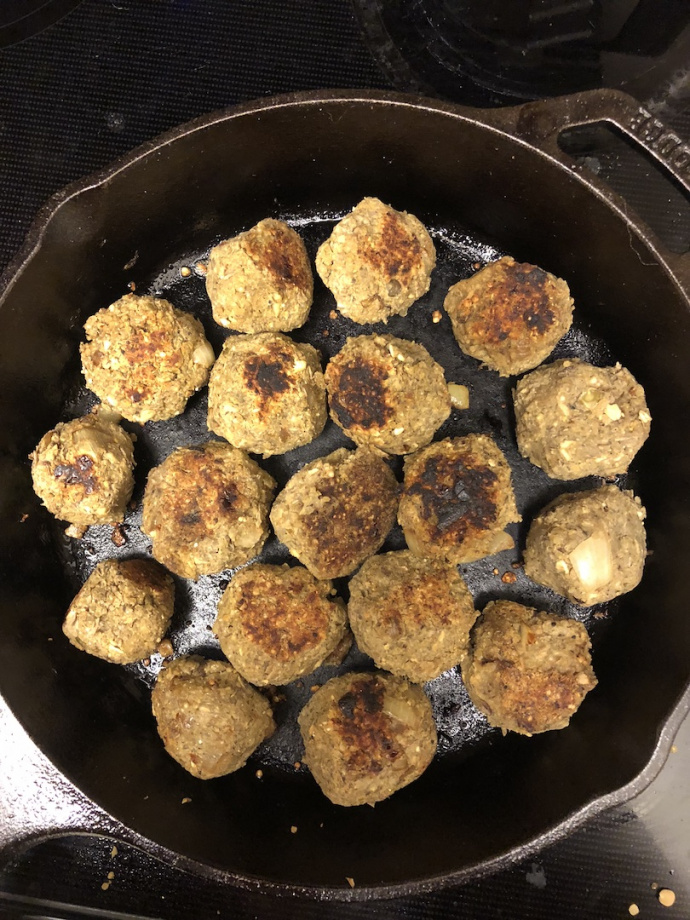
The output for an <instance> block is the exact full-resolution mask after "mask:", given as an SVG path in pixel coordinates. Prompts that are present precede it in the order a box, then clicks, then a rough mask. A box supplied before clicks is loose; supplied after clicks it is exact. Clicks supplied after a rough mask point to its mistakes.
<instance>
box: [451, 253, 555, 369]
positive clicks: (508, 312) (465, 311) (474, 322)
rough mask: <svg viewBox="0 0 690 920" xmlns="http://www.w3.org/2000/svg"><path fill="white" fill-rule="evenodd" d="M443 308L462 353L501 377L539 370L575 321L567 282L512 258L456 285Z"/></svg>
mask: <svg viewBox="0 0 690 920" xmlns="http://www.w3.org/2000/svg"><path fill="white" fill-rule="evenodd" d="M444 307H445V309H446V312H447V313H448V315H449V316H450V319H451V323H452V326H453V333H454V335H455V338H456V340H457V342H458V345H459V346H460V348H461V349H462V350H463V351H464V352H465V353H466V354H468V355H471V356H472V357H473V358H477V359H478V360H480V361H483V362H484V364H485V365H486V366H487V367H490V368H492V369H493V370H496V371H498V372H499V374H501V376H503V377H509V376H511V375H512V374H521V373H523V372H524V371H527V370H530V369H531V368H533V367H536V366H537V365H538V364H541V362H542V361H543V360H544V359H545V358H546V357H548V355H550V354H551V352H552V351H553V349H554V348H555V346H556V345H557V343H558V342H559V340H560V339H561V338H562V337H563V336H564V335H565V333H566V332H567V331H568V329H570V325H571V322H572V316H573V299H572V297H571V296H570V290H569V289H568V285H567V284H566V282H565V281H563V280H562V279H561V278H556V277H555V276H554V275H552V274H550V273H549V272H545V271H544V270H543V269H541V268H539V267H538V266H536V265H530V264H528V263H524V262H523V263H520V262H516V261H515V260H514V259H512V258H510V256H504V257H503V258H501V259H498V260H497V261H496V262H490V263H489V264H488V265H486V266H485V267H484V268H482V269H481V270H480V271H478V272H477V273H476V274H475V275H472V277H471V278H466V279H463V280H462V281H458V282H457V284H454V285H453V286H452V287H451V288H450V290H449V291H448V294H447V295H446V299H445V303H444Z"/></svg>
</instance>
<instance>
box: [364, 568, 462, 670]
mask: <svg viewBox="0 0 690 920" xmlns="http://www.w3.org/2000/svg"><path fill="white" fill-rule="evenodd" d="M348 615H349V618H350V625H351V626H352V631H353V633H354V635H355V639H356V640H357V645H358V646H359V647H360V649H361V650H362V651H363V652H366V654H367V655H371V657H372V658H373V659H374V663H375V664H376V665H377V666H378V667H379V668H384V669H385V670H386V671H390V672H391V673H392V674H397V675H398V676H400V677H406V678H408V680H412V681H415V682H416V683H423V682H425V681H428V680H433V679H434V678H435V677H438V676H439V674H441V673H443V671H447V670H448V669H449V668H452V667H455V665H457V664H458V663H459V662H460V659H461V658H462V656H463V655H464V654H465V652H466V651H467V643H468V641H469V635H470V628H471V627H472V624H473V623H474V621H475V619H476V617H477V614H476V611H475V609H474V603H473V601H472V595H471V594H470V592H469V591H468V590H467V586H466V585H465V582H464V581H463V580H462V578H461V576H460V574H459V573H458V570H457V568H456V567H455V566H454V565H450V564H449V563H447V562H443V561H440V560H428V559H420V558H419V556H415V555H414V553H412V552H410V551H409V550H403V551H402V552H395V553H384V554H383V555H380V556H372V557H371V558H370V559H367V561H366V562H365V563H364V565H363V566H362V568H361V569H360V570H359V572H357V574H356V575H354V576H353V578H352V580H351V581H350V602H349V604H348Z"/></svg>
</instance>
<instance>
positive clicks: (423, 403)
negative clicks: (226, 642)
mask: <svg viewBox="0 0 690 920" xmlns="http://www.w3.org/2000/svg"><path fill="white" fill-rule="evenodd" d="M326 386H327V387H328V397H329V402H330V407H331V417H332V419H333V421H334V422H335V423H336V424H337V425H339V426H340V427H341V428H342V429H343V431H344V432H345V434H346V435H347V436H348V437H350V438H352V440H353V441H355V442H356V443H357V444H367V445H369V446H370V447H377V448H379V449H380V450H383V451H386V452H388V453H391V454H407V453H410V451H413V450H418V449H419V448H420V447H424V445H425V444H428V443H429V441H431V439H432V438H433V436H434V433H435V431H436V429H437V428H440V426H441V425H442V424H443V423H444V422H445V420H446V419H447V418H448V416H449V415H450V395H449V392H448V387H447V385H446V381H445V377H444V375H443V368H442V367H441V366H440V365H439V364H437V363H436V361H434V359H433V358H432V357H431V355H430V354H429V352H428V351H427V350H426V348H424V347H423V346H422V345H417V344H416V343H415V342H408V341H406V340H405V339H398V338H395V336H392V335H361V336H358V337H357V338H354V339H348V340H347V343H346V344H345V347H344V348H343V349H342V351H340V352H339V354H337V355H336V356H335V358H333V360H332V361H331V362H330V363H329V365H328V367H327V368H326Z"/></svg>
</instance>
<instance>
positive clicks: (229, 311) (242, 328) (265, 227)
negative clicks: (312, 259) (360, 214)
mask: <svg viewBox="0 0 690 920" xmlns="http://www.w3.org/2000/svg"><path fill="white" fill-rule="evenodd" d="M206 290H207V292H208V296H209V299H210V301H211V306H212V308H213V317H214V319H215V321H216V322H217V323H220V325H221V326H225V327H226V328H227V329H234V330H235V331H237V332H287V331H289V330H290V329H296V328H297V327H298V326H302V325H303V324H304V323H305V322H306V320H307V316H308V315H309V309H310V307H311V302H312V296H313V290H314V278H313V275H312V272H311V266H310V264H309V257H308V256H307V251H306V249H305V248H304V243H303V242H302V240H301V238H300V237H299V235H298V234H297V233H296V232H295V231H294V230H293V229H292V228H291V227H289V226H288V225H287V224H286V223H284V222H283V221H282V220H274V219H273V218H267V219H266V220H262V221H259V223H258V224H256V226H254V227H252V228H251V229H250V230H247V231H246V232H245V233H240V234H239V235H238V236H235V237H233V238H232V239H229V240H225V241H224V242H222V243H219V244H218V245H217V246H215V247H214V248H213V249H212V250H211V253H210V255H209V260H208V267H207V271H206Z"/></svg>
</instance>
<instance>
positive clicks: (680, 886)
mask: <svg viewBox="0 0 690 920" xmlns="http://www.w3.org/2000/svg"><path fill="white" fill-rule="evenodd" d="M4 2H5V3H6V2H7V0H4ZM10 2H13V0H10ZM359 6H360V7H361V4H359ZM68 7H74V8H73V9H72V10H71V12H69V15H67V16H65V18H62V19H60V20H59V21H56V22H52V20H57V19H58V17H59V15H60V14H61V13H64V12H65V11H67V9H68ZM29 8H32V9H33V12H32V10H30V9H29ZM4 9H6V7H5V8H4ZM27 10H29V12H32V15H30V16H28V17H26V18H25V19H24V20H23V21H22V22H20V23H19V24H17V23H16V22H15V23H10V24H9V25H8V23H9V17H7V18H6V19H3V13H0V86H1V87H2V90H1V92H0V266H3V265H5V264H6V263H7V262H8V261H9V259H10V258H11V256H12V255H13V254H14V253H15V252H16V251H17V249H18V248H19V246H20V244H21V241H22V239H23V237H24V235H25V233H26V231H27V229H28V227H29V224H30V222H31V220H32V219H33V217H34V215H35V213H36V212H37V210H38V209H39V208H40V206H41V205H42V204H43V203H44V201H45V200H46V199H47V198H48V196H49V195H50V194H52V193H53V192H55V191H56V190H57V189H59V188H61V187H62V186H64V185H65V184H67V183H68V182H70V181H72V180H75V179H77V178H79V177H81V176H82V175H84V174H86V173H89V172H92V171H94V170H96V169H98V168H100V167H101V166H103V165H105V164H107V163H109V162H110V161H111V160H113V159H114V158H116V157H118V156H119V155H121V154H123V153H126V152H127V151H129V150H131V149H132V148H133V147H135V146H136V145H138V144H140V143H142V142H143V141H145V140H147V139H149V138H151V137H154V136H155V135H157V134H159V133H160V132H161V131H164V130H166V129H168V128H171V127H173V126H174V125H176V124H178V123H180V122H183V121H185V120H187V119H189V118H192V117H195V116H197V115H200V114H203V113H205V112H208V111H211V110H213V109H217V108H222V107H224V106H227V105H231V104H233V103H235V102H239V101H242V100H246V99H251V98H255V97H259V96H264V95H271V94H274V93H278V92H289V91H293V90H306V89H318V88H325V87H342V88H347V87H376V88H387V87H390V86H391V84H392V82H394V84H395V86H396V88H398V89H399V88H403V89H404V88H405V82H404V81H405V79H406V77H405V74H401V73H399V72H398V73H396V72H394V71H391V69H390V68H388V69H387V70H382V69H380V68H379V66H378V64H377V61H376V59H375V56H374V55H373V54H372V53H371V51H370V50H369V48H368V46H367V44H366V43H365V41H364V40H363V38H362V34H361V32H360V27H359V24H358V20H357V19H356V17H355V15H354V12H353V10H352V9H351V7H350V5H349V3H348V0H320V2H317V0H314V2H311V0H286V2H281V3H278V2H276V0H232V2H230V0H83V2H81V3H80V4H79V3H76V2H75V0H52V3H48V4H47V5H42V4H41V3H39V2H33V3H32V2H30V0H29V2H28V3H27V4H25V9H24V11H25V12H26V11H27ZM44 27H45V28H44ZM22 36H24V40H23V41H21V42H17V41H16V39H17V38H19V37H22ZM379 39H380V36H379ZM3 46H4V47H3ZM374 51H375V53H376V55H377V56H378V58H379V59H381V60H383V58H382V56H381V53H380V51H381V48H380V44H379V46H378V48H376V47H375V48H374ZM666 76H668V74H666ZM686 86H687V84H686V83H684V82H683V79H682V75H681V77H680V78H679V79H676V80H675V82H674V83H673V85H668V86H662V85H661V82H660V83H659V84H658V85H657V86H655V87H652V89H653V92H652V93H651V94H650V95H651V96H652V97H653V105H654V108H655V111H657V112H659V113H660V114H661V115H662V117H664V118H665V119H666V120H667V121H669V122H670V123H671V124H673V125H674V126H675V127H676V129H677V130H679V131H680V132H682V133H684V134H686V136H690V116H689V113H688V107H687V105H686V104H685V101H684V100H685V99H686V98H687V96H686V95H685V91H686ZM409 88H416V87H409ZM647 89H649V87H647ZM472 95H473V98H472V101H473V102H475V103H476V101H477V99H476V98H475V97H476V95H477V91H476V90H474V91H473V94H472ZM456 98H458V99H459V100H460V101H463V90H462V86H461V85H460V84H458V91H457V94H456ZM503 101H505V99H504V100H503ZM495 102H496V100H495V99H493V98H488V97H487V99H486V103H487V104H494V103H495ZM579 153H580V154H581V155H582V156H583V157H586V158H587V162H588V164H589V165H590V167H591V168H593V169H594V170H595V171H597V172H599V173H600V174H602V175H603V176H604V177H606V178H607V179H608V180H609V181H610V182H611V184H613V185H614V186H616V187H617V188H618V189H619V190H621V191H622V192H624V193H625V194H626V195H627V196H628V198H629V199H632V201H633V205H634V206H635V207H636V208H637V210H638V211H639V212H640V213H642V214H643V215H644V216H645V218H646V219H647V220H648V221H649V222H650V223H652V224H653V225H654V226H655V227H656V228H657V229H658V230H659V232H661V233H662V235H663V236H664V237H665V239H666V240H667V242H668V244H669V245H671V246H673V248H675V249H683V248H686V247H687V244H688V242H689V241H690V232H689V229H688V228H689V227H690V219H688V210H687V205H685V203H684V200H683V197H682V196H681V194H680V192H679V191H678V190H677V189H675V188H673V187H672V186H669V185H668V184H667V183H666V182H665V181H664V180H662V179H660V178H659V177H658V176H656V175H655V174H654V172H653V170H652V169H651V168H650V167H649V165H648V164H647V162H646V160H644V158H639V157H635V156H632V155H630V154H629V153H628V152H627V150H625V149H623V148H620V147H619V146H617V145H616V142H614V141H613V140H611V139H610V138H609V139H606V138H605V139H603V140H600V141H599V146H595V145H594V141H592V140H591V139H589V140H588V139H585V140H584V141H583V142H582V144H581V145H580V149H579ZM209 181H212V177H209ZM0 744H2V739H0ZM1 813H2V812H1V810H0V814H1ZM410 830H411V833H413V832H414V829H413V828H411V829H410ZM112 847H113V841H109V840H104V839H98V838H76V837H72V838H64V839H62V840H57V841H51V842H47V843H43V844H39V845H36V846H33V847H31V848H29V849H27V850H26V851H24V852H23V853H21V854H20V855H18V856H14V857H13V858H11V859H4V860H2V859H1V858H0V916H13V915H17V916H21V915H26V916H50V917H63V916H73V915H74V916H82V915H83V916H99V915H101V916H105V915H110V914H111V913H112V912H114V911H119V912H124V913H129V914H136V915H142V916H147V917H161V918H178V917H186V918H189V917H194V918H199V920H201V918H206V917H209V918H211V917H218V916H220V917H233V918H235V917H236V918H240V920H245V918H254V917H256V918H285V917H304V918H317V917H320V918H323V917H326V918H330V917H333V918H356V917H369V916H376V917H381V918H393V917H395V918H398V917H405V918H407V917H409V918H420V920H421V918H432V917H433V918H441V917H469V918H493V917H506V918H516V917H519V918H522V917H531V918H554V917H573V918H575V917H577V918H583V920H584V918H615V917H629V916H630V914H629V911H628V908H629V906H630V905H631V904H633V903H634V904H637V905H638V906H639V910H640V914H639V916H640V917H642V918H648V917H649V918H653V917H661V916H664V917H665V916H668V917H669V918H670V917H676V918H690V724H688V723H687V722H686V724H685V725H684V726H683V728H682V729H681V731H680V733H679V736H678V738H677V740H676V748H675V751H674V752H673V753H672V754H671V756H670V758H669V762H668V763H667V765H666V766H665V768H664V769H663V771H662V773H661V775H660V776H659V777H658V778H657V780H655V782H654V783H653V784H652V786H651V787H650V788H649V789H648V790H647V791H645V792H644V793H643V794H642V795H641V796H639V797H638V798H637V799H636V800H634V801H633V802H631V803H630V804H629V805H628V806H625V807H622V808H618V809H615V810H613V811H610V812H608V813H607V814H605V815H603V816H602V817H600V818H598V819H596V820H594V821H592V822H591V823H590V824H588V825H587V826H585V827H584V828H583V829H581V830H579V831H577V832H575V833H574V834H572V835H571V836H570V837H569V838H568V839H566V840H564V841H561V842H560V843H558V844H556V845H554V846H552V847H550V848H549V849H547V850H545V851H543V852H542V853H541V854H539V855H538V856H537V857H534V858H531V859H529V860H527V861H526V862H524V863H522V864H519V865H517V866H515V867H514V868H512V869H510V870H508V871H505V872H502V873H500V874H498V875H494V876H492V877H490V878H487V879H484V880H481V881H477V882H473V883H469V884H466V885H465V886H463V887H461V888H457V889H452V890H448V891H445V892H440V893H437V894H434V895H429V896H425V897H419V898H415V899H407V900H404V901H403V900H397V901H386V902H375V903H374V902H372V903H368V904H366V903H352V904H315V903H314V904H312V903H299V904H297V903H296V902H294V901H288V900H282V899H276V898H268V897H266V896H261V895H257V894H252V893H246V892H241V891H237V890H235V889H233V888H231V887H228V886H221V885H218V884H216V883H211V882H200V881H198V880H196V879H193V878H191V877H189V876H187V875H185V874H184V873H182V872H180V871H179V870H175V869H172V868H170V867H168V866H164V865H161V864H159V863H157V862H156V861H154V860H153V859H151V858H150V857H148V856H145V855H144V854H141V853H139V852H138V851H136V850H134V849H132V848H130V847H128V846H125V845H121V844H119V843H118V845H117V850H118V852H117V854H116V855H115V856H112V855H111V854H112ZM111 872H112V873H114V877H113V878H112V879H110V880H109V879H108V874H109V873H111ZM108 881H109V882H110V884H109V885H108V886H107V888H106V889H105V890H104V889H103V888H102V885H104V884H106V883H107V882H108ZM654 886H657V888H658V887H667V888H672V889H673V890H674V891H675V894H676V898H677V900H676V903H675V905H674V906H673V907H672V908H669V909H667V908H664V907H662V906H661V905H660V904H659V903H658V901H657V897H656V890H657V888H655V887H654ZM41 901H47V902H52V903H51V904H48V905H43V906H41V904H40V902H41ZM66 905H67V906H66ZM85 910H88V911H89V912H88V913H85V912H84V911H85ZM75 911H77V912H76V913H75ZM99 911H103V912H105V913H103V914H100V913H98V912H99Z"/></svg>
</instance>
